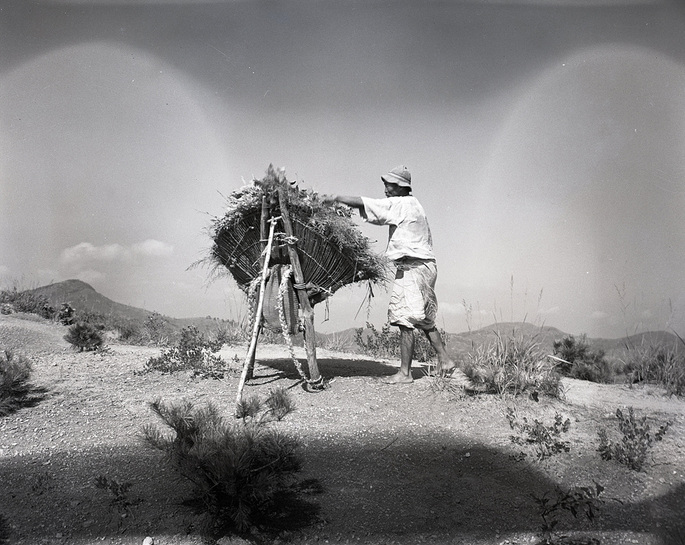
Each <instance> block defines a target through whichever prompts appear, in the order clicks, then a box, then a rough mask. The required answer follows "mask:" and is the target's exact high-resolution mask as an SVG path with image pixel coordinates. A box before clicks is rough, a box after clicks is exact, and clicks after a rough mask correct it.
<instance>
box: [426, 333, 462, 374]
mask: <svg viewBox="0 0 685 545" xmlns="http://www.w3.org/2000/svg"><path fill="white" fill-rule="evenodd" d="M423 332H424V333H425V334H426V337H428V341H429V342H430V343H431V346H432V347H433V350H435V353H436V354H437V355H438V368H437V370H436V371H437V373H438V375H444V374H447V373H449V372H451V371H452V370H453V369H454V368H455V367H456V366H457V364H456V363H454V361H452V358H450V357H449V354H447V350H446V349H445V343H443V342H442V336H441V335H440V332H439V331H438V328H437V327H433V328H432V329H424V330H423Z"/></svg>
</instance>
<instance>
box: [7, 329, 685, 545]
mask: <svg viewBox="0 0 685 545" xmlns="http://www.w3.org/2000/svg"><path fill="white" fill-rule="evenodd" d="M65 331H66V329H65V328H64V327H62V326H59V325H56V324H52V323H46V322H42V321H30V320H27V319H22V318H21V317H18V316H0V344H2V345H4V346H6V347H9V348H12V349H14V350H16V351H18V352H22V353H24V354H26V355H27V356H28V357H30V359H31V360H32V361H33V362H34V375H33V377H34V380H33V382H34V384H35V385H36V386H37V387H39V388H44V389H45V390H46V393H45V394H44V396H43V398H42V399H40V400H37V401H36V403H35V404H34V406H31V407H26V408H23V409H21V410H19V411H17V412H15V413H13V414H11V415H9V416H6V417H3V418H0V517H2V519H3V520H4V521H5V522H6V524H7V525H8V526H9V529H10V536H9V538H8V541H7V542H8V543H12V544H15V543H16V544H21V545H24V544H26V545H28V544H31V545H35V544H66V543H75V544H90V543H108V544H119V545H129V544H134V543H138V544H140V543H142V542H143V540H144V538H145V537H146V536H150V537H152V538H154V542H155V543H156V544H157V545H164V544H170V545H171V544H174V545H189V544H195V543H202V542H203V540H202V539H201V538H200V537H199V536H198V535H197V530H196V526H197V515H196V514H195V513H194V512H193V511H192V510H191V509H190V508H189V507H188V506H186V505H184V503H183V500H184V499H187V498H188V496H189V487H188V485H187V484H186V483H184V482H181V481H179V480H178V479H176V475H175V473H174V471H173V469H171V468H169V467H166V465H165V464H163V463H162V461H161V455H160V453H159V452H157V451H154V450H152V449H150V448H148V447H146V446H145V445H144V444H143V442H142V441H141V439H140V435H141V428H142V426H144V425H145V424H148V423H156V421H155V418H154V415H153V414H152V412H151V411H150V409H149V406H148V404H149V402H150V401H152V400H153V399H156V398H161V399H163V400H164V401H167V402H169V401H173V400H180V399H191V400H193V401H195V402H197V403H199V404H203V403H206V402H209V401H212V402H214V403H216V404H218V405H219V406H220V407H222V408H223V409H225V411H226V414H227V415H230V414H232V412H233V407H234V401H235V396H236V391H237V383H238V379H237V376H235V375H234V376H230V377H229V378H226V379H223V380H198V379H193V378H191V377H190V376H189V375H188V374H186V373H177V374H174V375H161V374H158V373H148V374H144V375H136V374H135V372H136V371H140V370H141V369H142V368H143V367H144V365H145V362H146V361H147V360H148V359H149V358H150V357H151V356H153V355H157V354H158V353H159V349H156V348H151V347H132V346H124V345H116V344H114V345H110V346H109V347H108V349H107V350H105V351H104V352H101V353H78V352H75V351H74V350H73V349H72V348H71V347H70V346H69V345H68V344H67V343H66V342H65V341H64V340H63V339H62V336H63V335H64V333H65ZM245 351H246V347H244V346H237V347H230V348H224V350H223V351H222V355H223V357H224V358H225V359H227V360H231V359H233V357H234V356H237V359H238V360H242V358H243V357H244V354H245ZM297 354H298V356H299V357H300V358H302V359H303V360H304V353H303V352H302V351H301V350H299V349H298V352H297ZM318 360H319V366H320V369H321V372H322V374H323V375H324V376H325V377H327V378H330V379H333V380H332V382H331V384H330V387H329V388H328V389H327V390H325V391H322V392H320V393H309V392H307V391H306V390H305V389H304V388H303V387H302V382H301V381H300V380H299V376H298V375H297V373H296V371H295V368H294V365H293V363H292V361H291V360H290V358H289V356H288V352H287V349H286V347H285V346H273V345H272V346H263V345H260V346H259V348H258V354H257V368H256V376H255V379H254V380H252V381H251V382H250V383H249V384H248V385H247V387H246V390H245V392H246V394H247V395H253V394H256V395H260V396H266V394H267V393H268V391H269V389H271V388H274V387H286V388H288V389H289V391H290V393H291V395H292V397H293V399H294V401H295V404H296V410H295V412H293V413H292V414H290V415H289V416H288V417H287V418H286V419H285V420H284V421H282V422H280V423H277V424H275V425H277V426H279V428H280V429H282V430H283V431H284V432H286V433H289V434H292V435H293V436H295V437H296V438H297V439H298V440H299V441H300V443H301V445H302V449H301V455H302V458H303V462H304V469H303V475H302V477H303V478H313V479H317V480H318V481H319V482H320V483H321V485H322V486H323V493H321V494H320V495H317V496H316V497H314V498H313V501H315V502H316V504H317V505H318V507H319V517H318V520H317V521H316V522H315V523H313V524H312V525H310V526H308V527H306V528H303V529H301V530H299V531H297V532H295V533H292V532H291V533H289V534H284V535H282V536H280V538H278V539H277V540H276V541H281V542H282V541H290V542H291V543H305V544H314V543H331V544H344V543H364V544H387V545H389V544H401V545H410V544H415V543H431V544H469V545H486V544H488V545H490V544H492V545H495V544H496V545H504V544H509V545H514V544H519V545H522V544H530V543H536V542H537V541H538V540H539V537H540V534H539V528H540V524H541V522H542V520H541V518H540V512H539V508H538V506H537V504H536V502H535V501H534V499H533V495H537V496H540V495H542V494H544V493H545V492H551V491H553V490H554V488H555V486H557V485H558V486H561V487H564V488H570V487H572V486H578V485H580V486H587V485H592V483H593V482H594V481H596V482H598V483H600V484H602V485H603V486H604V487H605V491H604V494H603V496H604V498H605V500H606V501H605V504H604V505H603V506H602V508H601V510H600V512H599V513H598V514H597V517H596V519H595V520H594V522H589V521H587V520H583V519H581V518H579V519H577V520H575V519H573V517H571V516H570V515H567V514H564V515H562V516H561V517H560V523H559V527H558V529H559V532H558V534H557V542H558V543H576V544H581V543H602V544H606V545H624V544H628V543H637V544H644V545H671V544H673V545H677V544H685V522H684V521H683V517H682V515H683V513H685V431H684V424H685V402H684V401H683V400H681V399H676V398H668V397H665V396H664V394H663V392H662V391H661V390H659V389H658V388H655V387H645V386H638V387H633V388H628V387H626V386H621V385H610V386H607V385H597V384H591V383H587V382H583V381H575V380H565V381H564V385H565V389H566V396H565V400H563V401H561V400H553V399H546V398H545V399H540V401H539V402H535V401H533V400H531V399H521V398H517V399H514V398H510V397H506V396H505V397H500V396H494V395H474V396H465V395H463V394H454V393H450V392H448V391H438V390H437V389H436V388H435V383H434V381H433V380H432V379H431V378H429V377H427V376H425V375H424V373H423V371H422V369H421V368H420V367H418V368H417V369H416V370H415V378H416V380H415V382H414V383H413V384H411V385H400V386H388V385H385V384H383V383H382V382H380V380H379V377H381V376H383V375H388V374H392V373H394V372H395V370H396V368H395V363H394V362H387V361H377V360H372V359H368V358H365V357H360V356H358V355H354V354H342V353H333V352H328V351H326V350H321V349H320V350H319V351H318ZM234 365H236V369H237V368H238V367H239V366H240V362H236V363H234ZM629 406H632V407H634V408H635V410H636V411H637V412H638V414H640V415H647V416H649V418H650V421H651V422H652V424H653V425H654V426H657V427H658V425H659V424H662V423H664V422H666V421H670V422H672V426H671V428H670V429H669V430H668V432H667V434H666V436H665V437H664V440H663V441H662V442H659V443H656V445H655V447H654V449H653V450H652V456H651V458H650V460H649V462H648V464H647V466H646V467H645V469H644V470H643V471H642V472H635V471H632V470H629V469H628V468H626V467H624V466H621V465H619V464H616V463H614V462H611V461H609V462H607V461H603V460H601V459H600V457H599V455H598V453H597V452H596V448H597V444H598V439H597V431H598V430H599V429H600V428H605V429H608V430H610V431H613V432H615V433H616V434H618V431H617V426H616V418H615V416H614V413H615V410H616V408H626V407H629ZM507 407H514V408H515V409H516V411H517V413H518V414H519V415H520V416H527V417H529V418H531V419H532V418H537V419H539V420H542V421H543V422H546V423H551V421H552V419H553V417H554V415H555V413H557V412H558V413H560V414H562V415H563V416H564V418H566V417H568V418H570V419H571V422H572V424H571V428H570V430H569V432H568V434H567V437H566V439H568V440H569V441H570V444H571V445H570V446H571V448H570V452H568V453H561V454H558V455H556V456H553V457H551V458H549V459H547V460H543V461H536V459H535V455H534V451H533V449H532V448H529V447H525V446H523V447H522V446H519V445H515V444H513V443H512V442H511V440H510V436H511V434H512V431H511V429H510V428H509V424H508V421H507V419H506V417H505V412H506V409H507ZM614 437H615V438H616V439H617V438H618V435H615V436H614ZM522 451H523V452H525V453H526V454H527V456H525V457H522V456H520V453H521V452H522ZM98 476H106V477H108V478H110V479H116V480H118V481H119V482H121V483H130V484H131V489H130V492H129V496H130V498H131V499H132V500H133V501H134V503H135V505H133V506H132V508H131V514H130V516H127V517H125V518H122V517H121V516H120V515H119V513H118V512H117V511H116V509H114V508H113V507H112V505H111V502H110V500H111V496H110V495H109V494H108V493H107V491H104V490H102V489H99V488H96V487H95V485H94V482H95V479H96V478H97V477H98ZM220 543H221V544H222V545H225V544H227V543H245V542H244V541H241V540H239V539H230V538H224V539H223V540H222V541H221V542H220Z"/></svg>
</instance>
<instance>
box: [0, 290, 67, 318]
mask: <svg viewBox="0 0 685 545" xmlns="http://www.w3.org/2000/svg"><path fill="white" fill-rule="evenodd" d="M0 304H1V305H2V307H3V309H4V310H3V314H11V313H12V312H26V313H28V314H38V315H39V316H42V317H43V318H47V319H52V318H53V317H54V316H55V308H54V307H53V306H52V305H51V304H50V301H49V300H48V298H47V297H45V296H44V295H36V294H35V293H32V292H31V291H28V290H24V291H19V290H17V288H16V287H14V288H12V289H10V290H2V291H0Z"/></svg>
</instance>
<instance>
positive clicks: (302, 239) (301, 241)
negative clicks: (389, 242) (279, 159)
mask: <svg viewBox="0 0 685 545" xmlns="http://www.w3.org/2000/svg"><path fill="white" fill-rule="evenodd" d="M279 187H284V188H285V189H286V195H287V201H288V202H287V209H288V212H289V215H290V219H291V223H292V227H293V231H294V232H293V236H294V237H295V239H296V247H297V250H298V253H299V258H300V263H301V266H302V273H303V276H304V279H305V283H306V284H307V289H308V292H309V294H310V299H312V300H313V302H318V301H320V300H322V299H323V298H325V297H326V296H328V295H331V294H333V293H334V292H335V291H336V290H338V289H339V288H341V287H342V286H345V285H347V284H351V283H353V282H359V281H369V282H372V283H382V282H384V281H385V279H386V276H387V271H386V261H385V259H384V258H383V257H382V256H379V255H378V254H376V253H375V252H373V251H372V250H371V244H370V242H369V239H368V238H367V237H365V236H363V235H362V234H361V232H360V231H359V229H358V228H357V226H356V225H355V224H354V222H353V221H352V219H351V215H352V213H351V210H350V209H349V208H348V207H346V206H344V205H340V204H337V205H333V206H331V205H324V204H322V203H321V201H320V199H319V196H318V194H317V193H315V192H314V191H308V190H304V189H299V188H297V187H296V186H294V185H293V184H292V183H290V182H288V180H287V179H286V178H285V174H284V173H283V172H282V171H277V170H275V169H274V168H273V166H269V169H268V170H267V172H266V176H265V177H264V178H263V179H261V180H253V181H252V182H251V183H250V184H248V185H245V186H243V187H242V188H241V189H239V190H237V191H234V192H233V193H232V194H231V195H230V196H229V197H228V199H227V202H226V212H225V214H224V215H223V216H221V217H216V218H214V219H213V220H212V224H211V226H210V236H211V238H212V240H213V242H214V243H213V245H212V248H211V251H210V256H209V259H208V261H210V262H211V263H212V264H213V265H214V266H215V267H226V268H227V269H228V270H229V272H230V273H231V275H232V276H233V278H234V279H235V280H236V282H237V283H238V285H239V286H240V287H241V288H243V289H247V287H248V286H249V284H250V283H251V282H252V280H254V279H255V278H256V277H257V276H258V275H259V273H260V263H259V261H260V256H261V253H262V248H263V245H262V240H261V229H260V227H261V221H262V219H261V217H262V201H263V198H264V197H265V198H266V202H267V204H268V215H269V217H279V216H280V215H281V209H280V203H279V200H278V188H279ZM277 231H280V232H281V233H280V235H279V236H278V239H277V240H278V244H277V245H276V248H275V250H274V251H273V252H272V254H271V257H270V262H271V263H272V264H274V263H288V262H289V258H288V252H287V249H286V244H287V243H288V240H286V237H285V235H284V233H283V228H282V224H281V223H279V224H278V225H277ZM315 294H319V297H318V298H317V297H315V296H314V295H315ZM321 294H323V295H321Z"/></svg>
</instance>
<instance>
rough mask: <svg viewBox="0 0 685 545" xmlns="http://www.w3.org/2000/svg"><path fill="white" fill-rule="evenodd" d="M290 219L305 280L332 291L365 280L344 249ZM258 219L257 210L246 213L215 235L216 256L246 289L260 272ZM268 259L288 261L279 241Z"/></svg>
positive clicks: (305, 224)
mask: <svg viewBox="0 0 685 545" xmlns="http://www.w3.org/2000/svg"><path fill="white" fill-rule="evenodd" d="M290 219H291V223H292V226H293V235H294V236H295V238H296V239H297V241H296V245H297V250H298V253H299V256H300V265H301V267H302V274H303V277H304V279H305V283H307V284H311V285H312V286H311V287H314V286H316V287H318V288H321V289H323V290H325V291H327V292H329V294H332V293H334V292H335V291H336V290H338V289H339V288H341V287H342V286H345V285H347V284H351V283H352V282H358V281H359V280H363V279H364V276H365V275H364V272H363V271H361V270H359V268H358V263H357V261H356V260H355V259H353V258H352V257H350V256H349V255H346V253H345V251H344V249H341V248H339V247H338V246H337V245H336V244H335V243H333V242H331V241H330V239H328V238H327V237H325V236H323V235H322V234H320V233H318V232H316V231H314V230H313V229H312V228H310V227H309V226H308V225H307V219H303V218H299V217H297V216H296V215H294V214H292V215H291V218H290ZM260 222H261V214H260V213H257V212H255V213H251V214H246V215H244V216H243V218H242V220H241V221H240V222H238V223H237V224H235V225H233V226H232V227H231V228H223V229H221V230H219V231H218V232H217V233H216V236H215V238H214V247H213V253H214V256H215V258H216V259H217V260H218V261H220V262H221V263H222V264H223V265H224V266H225V267H226V268H228V270H229V271H230V272H231V274H232V275H233V278H235V280H236V282H237V283H238V285H240V286H241V287H242V288H246V287H247V286H248V285H249V284H250V282H252V280H253V279H254V278H256V277H257V276H258V275H259V274H260V272H261V267H260V263H259V259H260V256H261V252H262V244H261V240H260ZM271 261H272V262H278V263H286V262H288V259H287V252H286V251H285V250H284V248H283V242H282V240H281V246H280V248H279V247H277V249H276V250H275V251H274V252H273V253H272V258H271Z"/></svg>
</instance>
